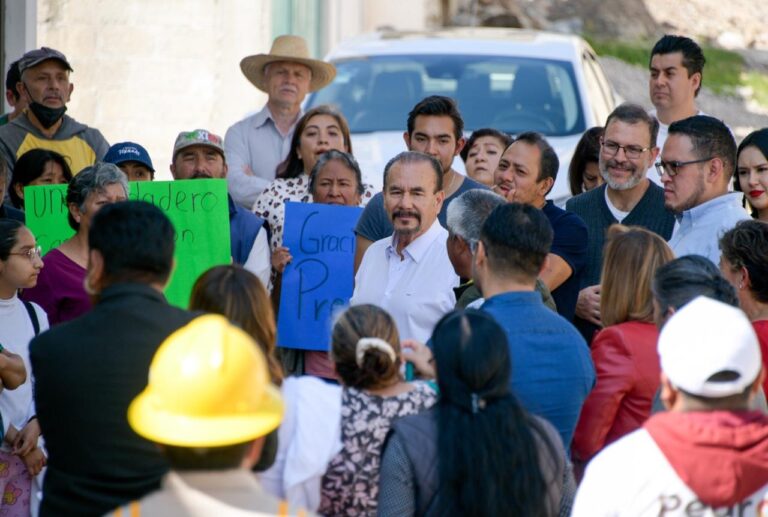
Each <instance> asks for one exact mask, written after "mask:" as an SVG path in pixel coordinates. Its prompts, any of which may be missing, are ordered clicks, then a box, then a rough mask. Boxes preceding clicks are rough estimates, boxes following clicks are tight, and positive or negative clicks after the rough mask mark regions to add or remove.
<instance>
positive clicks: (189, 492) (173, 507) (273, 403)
mask: <svg viewBox="0 0 768 517" xmlns="http://www.w3.org/2000/svg"><path fill="white" fill-rule="evenodd" d="M282 417H283V403H282V401H281V399H280V392H279V391H278V390H277V388H276V387H275V386H273V385H272V384H271V383H270V380H269V373H268V372H267V361H266V359H265V358H264V354H262V352H261V350H260V349H259V346H258V345H257V344H256V343H255V342H254V341H253V339H252V338H251V337H250V336H249V335H248V334H246V333H245V332H243V331H242V330H241V329H240V328H238V327H235V326H233V325H231V324H230V323H229V322H228V321H227V320H226V318H224V317H222V316H219V315H206V316H201V317H199V318H197V319H195V320H194V321H192V322H191V323H189V324H188V325H187V326H185V327H182V328H181V329H179V330H177V331H176V332H174V333H173V334H171V335H170V336H169V337H168V339H166V340H165V341H164V342H163V344H162V345H160V348H159V349H158V350H157V353H156V354H155V357H154V359H152V365H151V366H150V368H149V385H148V386H147V387H146V389H145V390H144V391H143V392H142V393H141V394H140V395H139V396H138V397H136V398H135V399H134V400H133V402H132V403H131V405H130V407H129V409H128V422H129V423H130V425H131V427H132V428H133V430H134V431H136V433H138V434H139V435H140V436H143V437H144V438H147V439H148V440H151V441H153V442H155V443H157V444H159V446H160V450H161V451H162V453H163V455H164V456H165V457H166V458H167V459H168V463H170V465H171V471H170V472H169V473H168V474H167V475H166V476H165V477H164V478H163V480H162V484H161V488H160V490H158V491H156V492H154V493H152V494H150V495H148V496H145V497H144V498H143V499H141V500H140V501H134V502H132V503H130V504H128V505H127V506H124V507H122V508H120V509H118V510H116V511H115V512H114V514H113V515H124V516H129V515H137V516H138V515H141V516H165V515H216V516H218V517H224V516H227V515H241V516H242V515H297V514H299V515H306V512H303V513H302V512H301V511H298V512H297V511H296V510H292V509H289V507H288V504H287V503H286V502H285V501H280V500H278V499H276V498H274V497H273V496H271V495H269V494H267V493H266V492H265V491H264V490H263V489H262V488H261V486H260V485H259V482H258V481H257V479H256V477H255V476H254V475H253V474H252V473H251V471H250V468H251V467H252V466H253V465H254V464H255V463H256V461H258V459H259V456H260V455H261V449H262V446H263V444H264V438H263V437H264V436H265V435H266V434H268V433H269V432H270V431H272V430H273V429H275V428H277V426H278V425H279V424H280V421H281V420H282Z"/></svg>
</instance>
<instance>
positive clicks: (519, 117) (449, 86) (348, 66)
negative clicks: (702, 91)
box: [307, 55, 585, 136]
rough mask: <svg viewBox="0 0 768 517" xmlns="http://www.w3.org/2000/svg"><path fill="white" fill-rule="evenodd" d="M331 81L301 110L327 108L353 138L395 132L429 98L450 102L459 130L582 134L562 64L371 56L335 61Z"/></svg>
mask: <svg viewBox="0 0 768 517" xmlns="http://www.w3.org/2000/svg"><path fill="white" fill-rule="evenodd" d="M334 64H335V65H336V69H337V74H336V79H335V80H334V81H333V83H331V85H329V86H328V87H326V88H324V89H322V90H320V91H319V92H317V93H315V94H314V95H313V96H312V97H311V98H310V99H309V100H308V103H307V104H308V105H307V108H309V107H312V106H316V105H319V104H332V105H335V106H336V107H337V108H339V109H340V110H341V111H342V112H343V113H344V115H345V116H346V117H347V120H348V121H349V125H350V129H351V130H352V132H354V133H362V132H372V131H402V130H403V129H405V123H406V120H407V117H408V112H409V111H410V110H411V109H412V108H413V106H414V105H415V104H416V103H417V102H419V101H420V100H421V99H423V98H424V97H426V96H428V95H447V96H449V97H453V98H454V99H456V100H457V102H458V104H459V110H460V111H461V113H462V116H463V118H464V123H465V129H466V130H467V131H472V130H474V129H478V128H481V127H494V128H497V129H500V130H502V131H506V132H508V133H512V134H514V133H520V132H522V131H539V132H541V133H544V134H545V135H549V136H562V135H572V134H578V133H581V132H583V131H584V129H585V127H584V115H583V113H582V109H581V104H580V101H579V99H580V96H579V94H578V90H577V87H576V81H575V79H574V71H573V67H572V66H571V64H570V63H568V62H566V61H554V60H536V59H524V58H513V57H504V56H456V55H444V56H441V55H423V56H413V55H409V56H375V57H366V58H359V59H347V60H342V61H337V62H335V63H334Z"/></svg>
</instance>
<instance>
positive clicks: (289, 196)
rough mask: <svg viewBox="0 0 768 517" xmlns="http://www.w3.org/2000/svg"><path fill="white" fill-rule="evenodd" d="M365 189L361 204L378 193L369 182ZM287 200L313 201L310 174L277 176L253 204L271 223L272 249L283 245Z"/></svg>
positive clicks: (255, 210) (261, 215)
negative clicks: (287, 176) (290, 176)
mask: <svg viewBox="0 0 768 517" xmlns="http://www.w3.org/2000/svg"><path fill="white" fill-rule="evenodd" d="M363 189H364V192H363V195H362V196H361V203H360V206H365V205H367V204H368V201H370V200H371V198H372V197H373V195H374V194H375V193H376V192H375V190H374V188H373V186H372V185H368V184H367V183H363ZM286 201H296V202H298V203H311V202H312V194H310V193H309V174H302V175H301V176H298V177H296V178H277V179H276V180H274V181H273V182H272V183H270V184H269V186H268V187H267V188H266V189H264V192H262V193H261V195H260V196H259V197H258V198H257V199H256V203H255V204H254V205H253V212H254V213H255V214H256V215H257V216H259V217H261V218H262V219H264V220H265V221H267V224H268V225H269V230H270V232H271V235H270V241H269V244H270V249H271V250H272V251H275V248H277V247H278V246H282V245H283V227H284V225H285V202H286Z"/></svg>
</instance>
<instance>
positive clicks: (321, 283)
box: [277, 202, 362, 350]
mask: <svg viewBox="0 0 768 517" xmlns="http://www.w3.org/2000/svg"><path fill="white" fill-rule="evenodd" d="M361 212H362V208H359V207H349V206H338V205H322V204H314V203H293V202H288V203H286V204H285V232H284V234H283V243H284V244H285V245H286V247H287V248H288V249H289V250H290V255H292V260H291V261H290V263H288V265H287V266H286V267H285V271H284V273H283V281H282V291H281V296H280V312H279V315H278V322H277V342H278V345H279V346H283V347H288V348H300V349H305V350H328V346H329V344H330V323H331V317H332V316H333V314H334V312H335V311H336V310H337V309H338V308H340V307H344V306H346V305H347V304H348V303H349V298H350V297H351V296H352V287H353V280H354V275H353V269H352V268H353V263H354V255H355V234H354V227H355V223H357V219H358V218H359V217H360V213H361Z"/></svg>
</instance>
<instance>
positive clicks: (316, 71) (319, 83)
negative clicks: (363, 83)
mask: <svg viewBox="0 0 768 517" xmlns="http://www.w3.org/2000/svg"><path fill="white" fill-rule="evenodd" d="M276 61H290V62H292V63H299V64H302V65H304V66H307V67H309V69H310V70H312V81H311V82H310V83H309V91H311V92H314V91H316V90H319V89H320V88H322V87H323V86H325V85H327V84H328V83H330V82H331V81H333V78H334V77H336V67H335V66H333V65H332V64H330V63H326V62H325V61H320V60H319V59H312V58H311V57H309V48H307V42H306V41H305V40H304V38H302V37H301V36H292V35H284V36H278V37H277V38H275V41H273V42H272V48H271V49H269V54H256V55H255V56H248V57H245V58H243V60H242V61H240V70H242V71H243V74H245V77H247V78H248V80H249V81H251V83H253V85H254V86H255V87H256V88H258V89H259V90H261V91H263V92H267V85H266V81H265V77H264V67H265V66H267V65H268V64H269V63H274V62H276ZM267 93H268V92H267Z"/></svg>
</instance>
